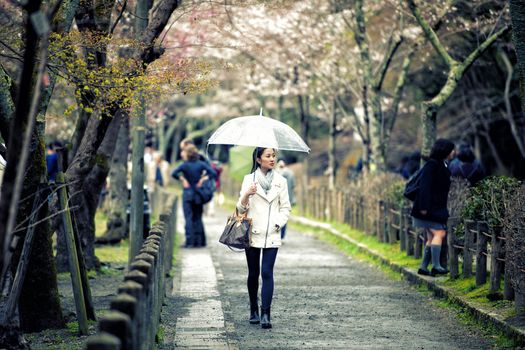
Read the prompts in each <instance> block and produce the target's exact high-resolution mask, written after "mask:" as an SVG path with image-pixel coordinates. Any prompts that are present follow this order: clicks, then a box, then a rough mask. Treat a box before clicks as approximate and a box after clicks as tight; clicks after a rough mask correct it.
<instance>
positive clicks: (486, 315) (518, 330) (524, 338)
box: [290, 215, 525, 346]
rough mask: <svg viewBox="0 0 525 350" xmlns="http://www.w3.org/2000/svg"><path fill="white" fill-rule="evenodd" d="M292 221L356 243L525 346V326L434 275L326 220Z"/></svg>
mask: <svg viewBox="0 0 525 350" xmlns="http://www.w3.org/2000/svg"><path fill="white" fill-rule="evenodd" d="M290 221H291V222H296V223H299V224H302V225H307V226H311V227H315V228H320V229H322V230H325V231H327V232H328V233H330V234H332V235H334V236H337V237H338V238H341V239H343V240H345V241H347V242H349V243H350V244H352V245H355V246H356V247H357V248H358V249H359V251H361V252H363V253H365V254H367V255H370V256H372V257H374V258H377V259H378V260H379V261H380V262H381V263H382V264H383V265H386V266H388V267H389V268H390V269H391V270H393V271H395V272H399V273H401V274H402V275H403V278H404V279H405V280H407V281H408V282H410V283H412V284H416V285H425V286H426V287H427V288H428V289H429V290H431V291H432V292H433V293H434V295H435V296H436V297H438V298H446V299H449V300H451V301H452V302H453V303H456V304H458V305H460V306H462V307H464V308H465V309H467V310H468V311H469V312H470V313H471V314H472V315H474V317H476V318H477V319H478V320H480V321H482V322H483V323H486V324H490V325H493V326H494V327H495V328H496V329H498V330H499V331H502V332H504V333H505V334H506V335H507V336H508V337H510V338H512V339H513V340H514V341H515V342H516V343H517V344H518V345H519V346H525V327H517V326H514V325H512V324H510V323H508V322H506V321H505V320H504V319H503V318H502V317H501V316H499V315H496V314H493V313H490V312H488V311H486V310H483V309H481V308H479V307H477V306H475V305H473V304H472V303H470V302H468V301H466V300H464V299H462V298H461V297H460V296H458V295H456V293H454V292H453V291H452V290H450V289H449V288H446V287H443V286H440V285H438V284H436V283H434V279H435V278H434V277H426V276H420V275H418V274H417V273H416V271H414V270H411V269H408V268H406V267H404V266H401V265H398V264H395V263H392V262H391V261H390V260H388V259H387V258H386V257H384V256H383V255H381V254H380V253H379V252H377V251H375V250H373V249H370V248H368V246H366V245H365V244H363V243H361V242H359V241H357V240H355V239H353V238H351V237H348V236H347V235H345V234H343V233H341V232H339V231H338V230H336V229H335V228H333V227H332V225H330V224H328V223H324V222H319V221H315V220H311V219H307V218H305V217H300V216H294V215H292V216H290Z"/></svg>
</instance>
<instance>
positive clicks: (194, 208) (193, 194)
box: [171, 144, 217, 248]
mask: <svg viewBox="0 0 525 350" xmlns="http://www.w3.org/2000/svg"><path fill="white" fill-rule="evenodd" d="M181 156H182V159H183V160H184V163H182V164H181V165H179V166H178V167H177V168H176V169H175V170H173V172H172V173H171V176H173V177H174V178H175V179H177V180H180V181H181V183H182V187H183V193H182V208H183V211H184V221H185V225H184V229H185V232H186V243H185V244H184V247H185V248H189V247H204V246H206V235H205V233H204V224H203V223H202V211H203V204H202V200H201V199H200V198H198V196H199V194H198V193H197V191H196V189H197V188H200V187H201V186H202V184H203V182H204V181H205V179H207V177H209V178H211V179H215V177H216V176H217V175H216V173H215V170H213V169H212V168H211V167H210V166H209V165H208V164H207V163H206V162H203V161H201V160H199V151H198V150H197V147H195V146H194V145H191V144H190V145H188V146H186V147H185V148H184V149H183V150H182V152H181ZM203 173H205V174H206V177H203V176H202V175H203Z"/></svg>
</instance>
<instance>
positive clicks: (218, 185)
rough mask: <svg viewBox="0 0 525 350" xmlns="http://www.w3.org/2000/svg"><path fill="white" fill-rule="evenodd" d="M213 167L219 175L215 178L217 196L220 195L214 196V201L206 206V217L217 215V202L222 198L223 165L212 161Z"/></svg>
mask: <svg viewBox="0 0 525 350" xmlns="http://www.w3.org/2000/svg"><path fill="white" fill-rule="evenodd" d="M210 165H211V167H212V169H213V170H215V173H217V176H216V177H215V194H218V195H217V196H215V195H214V196H213V199H212V200H211V201H209V202H208V204H207V205H205V208H206V209H205V211H206V215H210V216H213V215H215V204H216V203H215V202H216V201H218V198H219V196H220V191H221V173H222V166H221V163H219V161H217V160H212V161H211V164H210Z"/></svg>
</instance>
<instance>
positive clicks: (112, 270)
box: [24, 263, 124, 350]
mask: <svg viewBox="0 0 525 350" xmlns="http://www.w3.org/2000/svg"><path fill="white" fill-rule="evenodd" d="M123 278H124V265H120V264H104V263H103V265H102V268H101V272H100V273H98V274H94V273H90V279H89V283H90V287H91V296H92V298H93V304H94V306H95V314H96V315H97V317H98V316H100V315H102V314H104V312H106V310H108V309H109V303H110V301H111V298H112V297H114V296H115V295H116V292H117V289H118V286H119V284H120V283H121V282H122V280H123ZM58 288H59V293H60V302H61V305H62V310H63V314H64V317H65V318H66V322H68V327H67V328H64V329H48V330H45V331H43V332H40V333H30V334H25V335H24V337H25V339H26V340H27V341H28V342H29V344H30V346H31V348H32V349H36V350H73V349H84V348H85V344H86V341H87V336H79V335H78V334H79V333H78V323H77V319H76V310H75V301H74V299H73V289H72V287H71V277H70V276H69V274H67V273H64V274H60V275H59V278H58ZM96 330H97V329H96V322H92V321H89V334H90V335H91V334H95V333H96Z"/></svg>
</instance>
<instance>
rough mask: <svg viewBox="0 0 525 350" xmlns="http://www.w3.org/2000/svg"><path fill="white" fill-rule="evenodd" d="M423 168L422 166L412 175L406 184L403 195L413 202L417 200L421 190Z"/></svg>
mask: <svg viewBox="0 0 525 350" xmlns="http://www.w3.org/2000/svg"><path fill="white" fill-rule="evenodd" d="M422 170H423V168H420V169H419V170H418V171H416V172H415V173H414V174H413V175H412V176H410V178H409V179H408V181H407V183H406V185H405V191H404V192H403V196H404V197H405V198H406V199H409V200H411V201H412V202H413V201H415V200H416V198H417V194H418V192H419V182H420V181H421V173H422Z"/></svg>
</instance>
